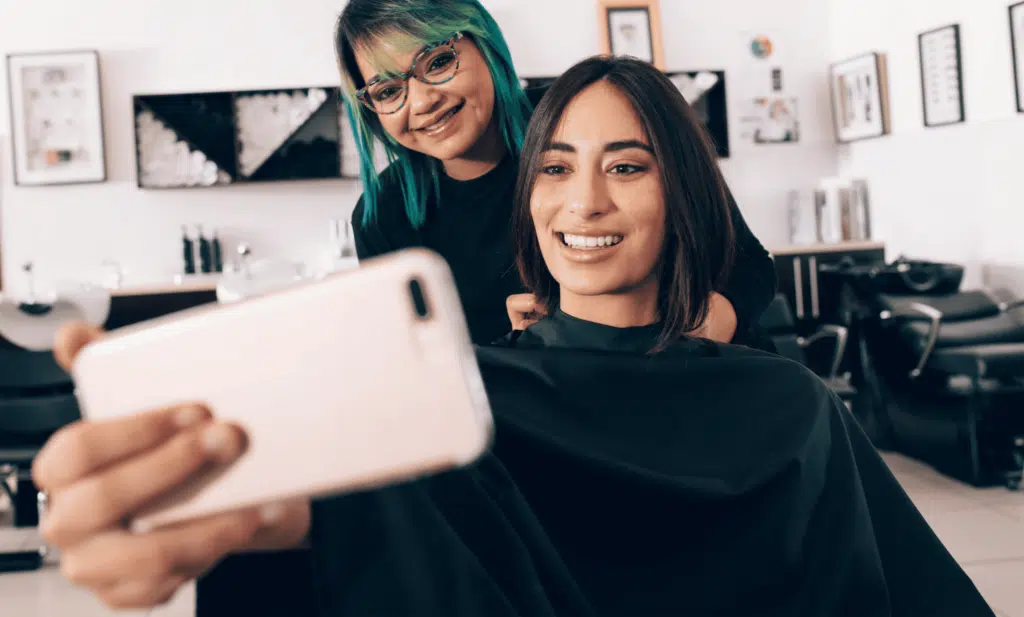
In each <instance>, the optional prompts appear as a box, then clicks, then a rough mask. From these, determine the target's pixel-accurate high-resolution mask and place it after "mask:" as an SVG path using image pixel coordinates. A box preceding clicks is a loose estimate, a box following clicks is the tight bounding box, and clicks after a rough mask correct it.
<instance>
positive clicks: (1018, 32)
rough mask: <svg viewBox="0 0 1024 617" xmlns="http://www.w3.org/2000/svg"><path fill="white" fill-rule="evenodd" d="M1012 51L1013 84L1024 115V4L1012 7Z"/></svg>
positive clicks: (1018, 106) (1018, 107)
mask: <svg viewBox="0 0 1024 617" xmlns="http://www.w3.org/2000/svg"><path fill="white" fill-rule="evenodd" d="M1010 50H1011V53H1012V54H1013V83H1014V84H1015V85H1016V86H1017V89H1016V92H1017V111H1018V112H1020V113H1024V2H1019V3H1017V4H1014V5H1013V6H1011V7H1010Z"/></svg>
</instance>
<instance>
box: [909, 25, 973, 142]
mask: <svg viewBox="0 0 1024 617" xmlns="http://www.w3.org/2000/svg"><path fill="white" fill-rule="evenodd" d="M917 46H918V53H919V59H920V65H921V100H922V103H923V105H924V125H925V126H929V127H930V126H945V125H949V124H958V123H960V122H963V121H964V120H965V119H966V118H965V113H964V78H963V66H962V63H961V56H960V26H959V25H958V24H953V25H951V26H945V27H942V28H937V29H935V30H931V31H929V32H924V33H922V34H919V35H918V37H917Z"/></svg>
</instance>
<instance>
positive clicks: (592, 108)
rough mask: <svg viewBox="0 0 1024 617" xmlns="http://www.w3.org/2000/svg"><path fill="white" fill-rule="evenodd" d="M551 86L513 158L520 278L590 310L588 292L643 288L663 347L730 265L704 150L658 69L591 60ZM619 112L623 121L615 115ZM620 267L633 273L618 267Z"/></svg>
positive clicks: (729, 241) (696, 322)
mask: <svg viewBox="0 0 1024 617" xmlns="http://www.w3.org/2000/svg"><path fill="white" fill-rule="evenodd" d="M558 85H559V87H558V88H552V89H551V91H549V92H548V94H547V95H546V96H545V97H544V99H543V100H542V101H541V103H540V105H539V106H538V107H537V110H536V111H535V115H534V120H533V123H532V125H531V126H533V127H534V130H532V131H530V132H529V134H528V135H527V138H526V141H525V143H524V144H523V152H522V154H521V159H520V171H519V182H518V184H517V187H516V204H517V208H516V214H515V219H514V220H515V232H516V242H517V246H518V258H517V264H518V266H519V273H520V276H521V277H522V279H523V282H524V283H525V285H526V286H527V288H528V289H530V291H532V292H533V293H534V294H535V295H536V296H537V298H538V300H539V301H540V302H542V303H543V304H545V305H546V306H548V307H549V308H551V309H559V308H568V307H567V306H566V305H570V306H572V307H573V308H575V309H576V310H578V311H581V312H584V313H591V314H592V313H594V312H595V311H600V310H601V309H602V308H604V306H603V305H604V304H605V303H606V302H607V301H603V300H600V299H597V298H595V296H597V295H598V292H600V293H604V294H609V293H611V292H612V291H627V289H622V290H619V289H613V287H614V286H615V285H616V284H617V285H619V286H620V287H624V288H626V287H628V286H629V285H634V286H636V285H646V287H647V289H648V290H649V291H650V292H651V293H650V294H649V296H650V299H651V301H652V307H654V308H655V309H656V311H655V313H654V314H656V315H657V319H658V320H659V321H660V323H661V325H662V332H661V334H660V340H659V345H658V347H663V346H664V345H667V344H668V343H670V342H671V341H672V340H675V339H677V338H679V337H680V336H682V335H683V333H684V332H692V331H694V330H697V329H698V328H699V327H700V325H701V324H702V323H703V322H704V320H705V319H706V318H707V314H708V310H709V298H710V297H711V295H712V293H713V292H721V291H722V289H723V288H724V287H725V285H726V282H727V281H728V278H729V273H730V269H731V267H732V264H733V262H734V259H735V252H736V249H735V233H734V231H733V223H732V217H731V213H730V209H729V201H728V191H727V189H726V186H725V180H724V179H723V178H722V175H721V173H720V172H719V170H718V166H717V164H716V163H715V154H714V152H715V150H714V146H713V145H712V144H711V141H710V139H709V138H708V136H707V133H706V132H705V131H704V129H703V128H701V125H700V121H699V120H698V119H697V116H696V114H695V112H694V111H693V109H692V108H691V107H690V106H689V105H688V104H686V102H685V100H684V99H683V97H682V96H680V95H678V94H675V95H673V92H674V90H675V88H674V86H673V85H672V83H671V82H670V81H669V80H668V78H667V77H665V76H664V75H663V74H662V73H660V72H659V71H654V70H637V68H636V66H635V65H634V64H633V63H631V62H630V61H625V60H624V61H620V62H609V61H607V60H602V59H596V58H595V59H591V60H587V61H584V62H582V63H580V64H578V65H577V66H575V67H574V68H573V70H572V71H570V72H568V73H567V74H566V75H565V76H563V78H562V79H561V80H559V81H558ZM590 86H592V87H590ZM588 87H589V88H588ZM584 89H587V93H586V95H585V96H584V95H582V94H581V92H582V91H583V90H584ZM625 108H630V109H633V110H635V111H634V112H633V114H632V117H630V116H622V117H620V116H617V115H616V114H617V113H618V112H621V111H623V109H625ZM563 117H564V119H563ZM613 118H614V120H612V119H613ZM659 192H660V193H661V194H660V195H658V193H659ZM655 263H657V266H654V265H653V264H655ZM623 264H628V267H629V268H630V269H632V270H634V271H635V273H634V274H633V275H632V278H630V274H628V273H626V274H621V273H619V272H618V271H617V270H618V269H619V268H623V267H624V266H623ZM652 274H653V276H649V275H652ZM622 276H625V277H626V280H621V281H618V282H617V283H616V282H615V281H614V279H615V278H616V277H622ZM560 282H561V285H560V284H559V283H560ZM559 287H561V293H559ZM628 291H630V292H631V293H632V294H634V295H636V294H638V293H641V292H639V291H638V290H636V289H628ZM654 292H657V293H654ZM615 295H616V296H618V297H623V296H624V295H625V294H621V293H618V294H615ZM645 318H646V317H645ZM622 319H627V318H626V317H624V316H623V317H622V318H619V319H618V321H622ZM613 321H614V320H613Z"/></svg>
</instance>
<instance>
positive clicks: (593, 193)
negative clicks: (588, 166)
mask: <svg viewBox="0 0 1024 617" xmlns="http://www.w3.org/2000/svg"><path fill="white" fill-rule="evenodd" d="M570 184H571V186H570V190H569V195H568V197H569V211H570V212H572V213H573V214H575V215H577V216H580V217H583V218H594V217H598V216H601V215H604V214H607V213H608V211H609V210H611V209H612V207H613V204H612V202H611V199H610V198H609V195H608V190H607V187H606V186H605V183H604V179H603V178H602V177H601V174H598V173H577V174H575V175H574V176H573V178H572V180H571V181H570Z"/></svg>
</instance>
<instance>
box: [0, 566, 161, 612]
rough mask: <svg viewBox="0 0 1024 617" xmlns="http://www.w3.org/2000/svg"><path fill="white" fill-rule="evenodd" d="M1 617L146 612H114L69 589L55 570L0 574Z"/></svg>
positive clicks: (80, 590)
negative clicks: (6, 616)
mask: <svg viewBox="0 0 1024 617" xmlns="http://www.w3.org/2000/svg"><path fill="white" fill-rule="evenodd" d="M0 598H3V607H4V615H12V616H14V615H17V616H18V617H54V616H57V615H74V617H145V616H146V614H147V613H148V611H119V612H118V611H113V610H111V609H109V608H107V607H106V606H104V605H103V603H102V602H100V601H99V600H98V599H96V598H95V597H94V596H92V595H91V594H90V593H89V592H87V591H85V590H83V589H79V588H77V587H74V586H72V585H71V584H70V583H68V582H67V580H66V579H64V577H62V576H61V575H60V572H59V571H58V570H57V569H55V568H46V569H43V570H38V571H35V572H16V573H7V574H0Z"/></svg>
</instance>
